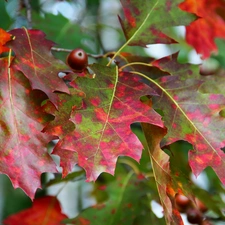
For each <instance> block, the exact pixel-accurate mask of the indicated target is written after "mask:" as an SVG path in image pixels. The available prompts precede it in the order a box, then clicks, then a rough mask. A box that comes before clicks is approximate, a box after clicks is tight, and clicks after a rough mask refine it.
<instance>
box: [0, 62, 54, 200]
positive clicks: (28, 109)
mask: <svg viewBox="0 0 225 225" xmlns="http://www.w3.org/2000/svg"><path fill="white" fill-rule="evenodd" d="M0 64H1V66H0V74H1V82H0V102H1V105H0V116H1V122H0V125H1V126H0V145H1V151H0V159H1V164H0V172H1V173H4V174H7V175H8V176H9V178H10V179H11V181H12V183H13V186H14V188H17V187H20V188H22V189H23V190H24V191H25V193H26V194H27V195H28V196H29V197H30V198H31V199H33V198H34V194H35V191H36V189H37V188H40V187H41V184H40V175H41V173H43V172H56V168H55V164H54V162H53V160H52V159H51V157H50V156H49V154H48V153H47V150H46V149H45V148H46V146H47V143H48V142H49V141H50V140H51V139H52V137H51V136H50V135H44V134H43V133H42V132H41V130H42V129H43V125H42V122H44V119H45V118H46V115H45V114H44V113H42V111H41V107H40V104H39V103H40V102H39V101H41V99H42V93H40V92H38V93H36V94H37V95H36V96H35V95H34V92H32V90H31V88H30V85H29V82H28V80H27V79H26V78H25V77H24V76H23V74H22V73H20V72H18V71H16V70H15V69H14V68H11V69H8V61H7V59H5V58H2V59H1V60H0Z"/></svg>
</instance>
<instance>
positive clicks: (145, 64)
mask: <svg viewBox="0 0 225 225" xmlns="http://www.w3.org/2000/svg"><path fill="white" fill-rule="evenodd" d="M133 65H140V66H149V67H152V64H150V63H142V62H131V63H128V64H126V65H124V66H121V67H120V68H119V70H123V69H124V68H126V67H128V66H133Z"/></svg>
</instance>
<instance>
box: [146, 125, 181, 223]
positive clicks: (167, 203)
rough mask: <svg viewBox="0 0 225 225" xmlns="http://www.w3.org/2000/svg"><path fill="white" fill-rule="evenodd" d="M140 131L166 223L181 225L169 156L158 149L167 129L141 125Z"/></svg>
mask: <svg viewBox="0 0 225 225" xmlns="http://www.w3.org/2000/svg"><path fill="white" fill-rule="evenodd" d="M142 129H143V132H144V134H145V137H146V141H147V144H148V151H149V155H150V158H151V164H152V168H153V171H154V175H155V180H156V185H157V187H158V191H159V197H160V200H161V204H162V206H163V209H164V215H165V219H166V222H167V224H171V225H172V224H173V225H183V221H182V218H181V216H180V213H179V211H178V210H177V208H176V206H175V202H174V197H175V194H176V187H173V186H174V185H173V182H172V176H171V175H170V165H169V156H168V155H167V154H166V153H165V152H164V151H162V149H161V148H160V142H161V140H162V138H163V137H164V136H165V135H166V133H167V129H166V128H161V127H157V126H154V125H151V124H142Z"/></svg>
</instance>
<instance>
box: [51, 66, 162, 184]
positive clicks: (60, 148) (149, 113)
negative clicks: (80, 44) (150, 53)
mask: <svg viewBox="0 0 225 225" xmlns="http://www.w3.org/2000/svg"><path fill="white" fill-rule="evenodd" d="M91 69H92V70H93V71H94V72H95V74H96V77H95V78H94V79H90V78H85V77H78V78H77V80H76V81H75V82H76V83H75V84H74V85H76V87H77V88H80V89H81V90H82V91H84V92H85V93H86V98H84V100H83V108H81V109H80V110H75V111H74V113H73V114H72V115H71V121H73V122H74V123H75V125H76V130H75V132H73V133H71V134H69V135H67V136H66V137H64V138H63V139H62V140H60V142H59V143H58V144H57V145H56V147H55V149H54V152H53V153H54V154H57V155H59V156H60V157H61V166H62V167H63V176H66V175H67V173H68V172H69V171H71V169H72V168H73V166H74V164H76V163H78V164H79V166H81V167H83V168H84V169H85V170H86V175H87V180H88V181H91V180H96V179H97V177H98V176H99V174H100V173H102V172H108V173H111V174H113V173H114V170H115V164H116V160H117V158H118V157H119V156H120V155H126V156H130V157H132V158H133V159H135V160H137V161H138V160H139V159H140V156H141V152H142V145H141V143H140V141H139V140H138V139H137V137H136V136H135V135H134V134H133V133H132V131H131V129H130V124H131V123H135V122H147V123H152V124H155V125H157V126H163V123H162V121H161V117H160V116H159V115H158V114H157V113H156V112H155V111H154V110H153V109H152V108H150V107H149V106H147V105H145V104H143V103H142V102H141V101H140V97H141V96H144V95H152V94H153V95H154V94H155V93H154V91H153V90H152V89H151V88H149V87H148V86H147V85H145V84H143V83H141V82H139V77H138V76H136V75H131V74H127V73H126V72H124V73H120V74H118V71H117V68H109V67H105V66H101V65H98V64H94V65H93V66H91ZM71 85H73V84H71Z"/></svg>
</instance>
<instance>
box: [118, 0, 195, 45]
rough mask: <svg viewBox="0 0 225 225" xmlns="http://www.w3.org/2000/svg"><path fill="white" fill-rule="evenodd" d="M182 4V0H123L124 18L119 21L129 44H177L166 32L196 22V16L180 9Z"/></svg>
mask: <svg viewBox="0 0 225 225" xmlns="http://www.w3.org/2000/svg"><path fill="white" fill-rule="evenodd" d="M180 2H182V0H151V1H148V0H144V1H139V0H121V4H122V7H123V12H124V18H123V19H122V18H121V17H119V19H120V23H121V25H122V28H123V31H124V34H125V36H126V39H127V44H129V45H138V46H143V47H146V45H147V44H156V43H167V44H169V43H173V42H175V41H174V40H173V39H171V38H170V37H168V36H167V35H166V33H165V30H166V29H167V28H168V27H172V26H179V25H188V24H189V23H190V22H191V21H193V20H194V16H192V15H190V14H188V13H185V12H182V10H180V9H179V7H178V4H179V3H180ZM162 15H165V16H162Z"/></svg>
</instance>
